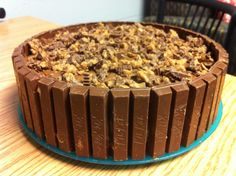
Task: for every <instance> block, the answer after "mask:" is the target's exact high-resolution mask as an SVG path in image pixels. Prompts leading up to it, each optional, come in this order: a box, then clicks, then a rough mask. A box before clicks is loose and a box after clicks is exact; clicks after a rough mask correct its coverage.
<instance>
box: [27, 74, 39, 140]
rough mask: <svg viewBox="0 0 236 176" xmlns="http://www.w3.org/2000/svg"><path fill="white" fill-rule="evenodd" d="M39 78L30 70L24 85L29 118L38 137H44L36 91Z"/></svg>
mask: <svg viewBox="0 0 236 176" xmlns="http://www.w3.org/2000/svg"><path fill="white" fill-rule="evenodd" d="M39 79H40V78H39V76H38V75H37V74H36V73H35V72H33V71H31V72H30V73H29V74H27V75H26V77H25V80H26V87H27V92H28V97H29V104H30V109H31V118H32V120H33V125H34V132H35V133H36V134H37V136H38V137H40V138H41V139H43V138H44V131H43V122H42V115H41V106H40V99H39V93H38V91H37V88H38V80H39Z"/></svg>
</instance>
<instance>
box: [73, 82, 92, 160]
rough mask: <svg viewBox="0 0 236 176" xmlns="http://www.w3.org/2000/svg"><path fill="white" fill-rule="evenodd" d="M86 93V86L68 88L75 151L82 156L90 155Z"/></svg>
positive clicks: (87, 93) (87, 89)
mask: <svg viewBox="0 0 236 176" xmlns="http://www.w3.org/2000/svg"><path fill="white" fill-rule="evenodd" d="M88 95H89V88H88V87H85V86H73V87H71V89H70V105H71V115H72V124H73V132H74V141H75V151H76V154H77V155H78V156H82V157H89V156H90V155H91V151H90V147H91V144H90V142H91V141H90V138H91V135H90V119H89V111H88V110H89V109H88Z"/></svg>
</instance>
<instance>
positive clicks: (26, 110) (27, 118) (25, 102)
mask: <svg viewBox="0 0 236 176" xmlns="http://www.w3.org/2000/svg"><path fill="white" fill-rule="evenodd" d="M29 73H30V70H29V69H28V68H27V67H22V68H20V69H19V70H17V75H18V78H19V85H20V87H19V88H20V92H21V93H20V94H21V97H20V98H21V100H20V101H21V102H22V105H23V115H24V119H25V121H26V124H27V126H28V128H30V129H31V130H32V131H33V130H34V127H33V120H32V118H31V111H30V105H29V99H28V92H27V87H26V82H25V76H26V75H27V74H29Z"/></svg>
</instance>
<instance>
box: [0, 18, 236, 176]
mask: <svg viewBox="0 0 236 176" xmlns="http://www.w3.org/2000/svg"><path fill="white" fill-rule="evenodd" d="M54 27H57V25H55V24H52V23H49V22H46V21H43V20H39V19H35V18H32V17H20V18H16V19H12V20H8V21H5V22H0V175H1V176H8V175H17V176H21V175H27V176H29V175H83V176H86V175H89V176H91V175H100V176H102V175H104V176H107V175H135V176H137V175H168V176H169V175H174V176H175V175H176V176H178V175H181V176H185V175H186V176H191V175H196V176H205V175H206V176H211V175H214V176H218V175H219V176H228V175H229V176H231V175H232V176H233V175H236V167H235V165H236V164H235V163H236V90H235V89H236V88H235V86H236V77H233V76H230V75H227V76H226V80H225V85H224V89H223V96H222V100H223V104H224V110H223V111H224V112H223V118H222V120H221V122H220V125H219V127H218V128H217V130H216V131H215V132H214V133H213V135H212V136H210V138H209V139H207V140H206V141H205V142H204V143H203V144H201V145H200V146H199V147H197V148H196V149H194V150H192V151H190V152H188V153H187V154H184V155H182V156H180V157H177V158H175V159H171V160H168V161H164V162H160V163H153V164H146V165H139V166H104V165H94V164H87V163H83V162H78V161H73V160H70V159H65V158H63V157H61V156H59V155H56V154H53V153H52V152H49V151H47V150H45V149H43V148H42V147H40V146H39V145H37V144H35V142H34V141H32V140H31V139H29V137H27V135H25V134H24V132H23V130H22V128H21V126H20V124H19V120H18V116H17V104H18V94H17V86H16V83H15V77H14V72H13V68H12V61H11V54H12V51H13V49H14V48H15V47H16V46H17V45H18V44H19V43H21V42H22V41H24V40H25V39H27V38H29V37H30V36H32V35H33V34H36V33H38V32H41V31H44V30H47V29H51V28H54Z"/></svg>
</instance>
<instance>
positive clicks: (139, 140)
mask: <svg viewBox="0 0 236 176" xmlns="http://www.w3.org/2000/svg"><path fill="white" fill-rule="evenodd" d="M149 99H150V89H132V91H131V106H132V107H131V117H130V118H131V121H130V122H131V123H132V126H131V129H132V134H131V140H130V142H131V143H132V144H131V158H132V159H134V160H140V159H144V158H145V156H146V141H147V125H148V113H149V112H148V111H149Z"/></svg>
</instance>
